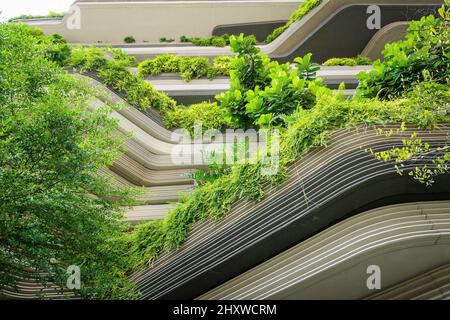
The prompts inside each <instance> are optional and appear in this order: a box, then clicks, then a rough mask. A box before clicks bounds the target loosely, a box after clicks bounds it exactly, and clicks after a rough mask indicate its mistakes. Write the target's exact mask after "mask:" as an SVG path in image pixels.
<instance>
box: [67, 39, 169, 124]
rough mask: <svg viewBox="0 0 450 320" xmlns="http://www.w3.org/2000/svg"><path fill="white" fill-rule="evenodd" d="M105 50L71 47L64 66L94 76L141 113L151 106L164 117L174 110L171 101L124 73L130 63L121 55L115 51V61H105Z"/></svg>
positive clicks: (139, 79)
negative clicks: (116, 57)
mask: <svg viewBox="0 0 450 320" xmlns="http://www.w3.org/2000/svg"><path fill="white" fill-rule="evenodd" d="M107 50H109V49H101V48H95V47H89V48H83V47H81V46H78V47H75V48H74V50H73V52H72V56H71V58H70V59H69V63H68V64H69V65H70V66H72V67H75V68H80V70H81V71H82V72H83V71H90V72H95V73H97V74H98V76H99V77H100V78H101V79H102V81H103V82H104V83H105V84H106V85H107V86H109V87H111V88H113V89H114V90H116V91H118V92H119V93H121V94H123V95H124V98H125V100H126V101H127V102H128V103H130V104H131V105H134V106H136V107H138V108H139V109H141V110H145V109H147V108H148V107H149V106H151V107H154V108H156V109H158V110H160V111H161V113H162V115H163V117H164V116H165V114H166V113H167V112H168V111H169V110H172V109H173V108H174V107H175V105H176V104H175V101H173V100H172V99H171V98H169V97H168V96H167V95H165V94H164V93H162V92H159V91H157V90H155V89H154V88H153V86H152V85H151V84H150V83H148V82H147V81H145V80H143V79H142V78H141V77H140V76H139V75H135V74H134V73H132V72H131V71H130V70H129V69H128V65H127V64H128V63H129V62H130V61H131V60H129V59H126V58H125V57H123V56H122V54H123V53H122V54H118V51H116V55H117V54H118V56H119V59H118V60H116V59H113V60H108V59H107V58H106V56H105V51H107ZM113 52H114V51H113ZM124 61H125V62H124Z"/></svg>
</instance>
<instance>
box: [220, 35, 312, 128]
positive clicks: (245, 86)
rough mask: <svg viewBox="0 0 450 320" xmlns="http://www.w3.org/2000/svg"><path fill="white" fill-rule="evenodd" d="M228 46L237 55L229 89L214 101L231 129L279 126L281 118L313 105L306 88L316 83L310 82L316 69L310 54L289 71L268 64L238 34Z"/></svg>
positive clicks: (267, 59) (308, 88)
mask: <svg viewBox="0 0 450 320" xmlns="http://www.w3.org/2000/svg"><path fill="white" fill-rule="evenodd" d="M230 43H231V50H232V51H233V52H236V53H237V56H236V57H235V59H234V61H233V65H232V69H233V70H232V71H231V74H230V77H231V79H230V80H231V86H230V89H229V90H228V91H227V92H223V93H221V94H219V95H217V96H216V99H217V100H218V101H219V102H220V106H221V107H222V108H223V109H224V110H225V111H226V112H227V114H228V117H227V118H228V122H229V123H230V124H231V125H232V126H234V127H239V128H249V127H252V126H254V125H259V126H272V125H279V124H281V123H282V122H283V115H286V114H290V113H292V112H293V111H295V110H296V109H297V108H301V107H303V108H311V107H312V106H313V105H314V102H315V101H314V96H313V94H312V93H311V90H310V89H311V87H312V86H316V85H319V84H320V81H318V80H317V81H315V80H314V78H315V72H316V71H317V66H313V65H312V64H311V55H310V54H309V55H307V56H305V57H304V58H300V59H297V60H296V62H298V64H297V68H294V69H293V68H291V66H290V64H289V63H285V64H282V65H280V64H279V63H278V62H276V61H270V59H269V58H268V57H267V56H265V55H263V54H261V53H260V50H259V49H258V48H256V47H254V46H253V45H252V42H251V41H250V40H249V39H248V38H244V36H243V35H242V34H241V35H240V36H239V37H234V36H232V37H231V38H230Z"/></svg>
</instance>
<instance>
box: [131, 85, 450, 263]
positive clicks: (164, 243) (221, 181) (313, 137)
mask: <svg viewBox="0 0 450 320" xmlns="http://www.w3.org/2000/svg"><path fill="white" fill-rule="evenodd" d="M313 92H314V94H315V98H316V101H317V103H316V105H315V107H314V108H312V109H309V110H305V109H298V110H296V111H295V112H294V113H293V114H292V115H290V116H289V117H286V118H285V122H286V125H287V129H286V131H285V132H283V134H282V137H281V150H280V166H279V171H278V174H277V175H276V176H262V175H261V174H260V170H261V164H259V163H257V164H249V163H241V164H237V165H234V166H232V167H231V168H230V169H229V173H226V174H223V175H220V176H219V177H218V178H217V179H213V180H212V181H208V182H206V183H204V184H203V185H201V186H200V187H199V188H197V189H196V190H194V191H193V192H192V193H191V194H190V195H189V196H188V197H184V198H183V199H182V200H181V201H180V202H179V204H178V205H177V207H176V208H175V209H174V210H172V211H171V212H170V214H169V215H168V216H167V217H166V218H165V219H164V221H163V222H162V223H161V224H159V226H158V230H153V229H152V230H148V229H145V227H142V229H140V230H136V232H137V233H144V234H140V235H139V236H137V235H136V237H138V238H140V239H146V237H157V238H158V241H157V242H156V244H155V245H153V243H152V248H151V251H152V253H154V254H152V255H149V254H146V253H147V252H146V253H143V254H141V251H144V248H143V245H142V242H138V243H134V242H131V244H130V245H131V247H132V248H133V252H134V254H135V255H136V260H135V261H136V266H143V265H146V264H147V263H149V261H151V260H152V259H154V258H155V256H156V254H157V253H158V252H160V251H161V250H164V249H174V248H177V247H178V246H179V245H180V244H181V243H182V242H183V240H184V239H185V237H186V235H187V232H188V231H189V229H190V227H191V226H192V225H193V224H194V223H195V222H197V221H199V220H202V219H219V218H221V217H222V216H223V215H225V214H226V213H227V212H228V211H229V210H230V208H231V205H232V204H233V203H235V202H236V201H238V200H241V199H248V200H253V201H259V200H261V199H262V198H263V196H264V192H263V185H264V184H265V183H271V184H278V183H280V182H281V181H282V180H283V178H284V177H285V176H286V173H287V170H288V166H289V165H291V164H292V163H293V162H294V161H296V160H298V158H299V157H301V156H302V155H304V154H305V153H307V152H308V151H309V150H311V148H313V147H318V146H325V145H326V143H327V137H328V135H329V134H330V133H331V132H333V131H334V130H336V129H338V128H344V127H345V128H348V127H355V126H358V125H361V124H366V125H384V124H387V123H400V122H402V121H404V122H408V123H411V124H414V125H417V126H419V127H420V126H421V125H423V109H422V106H421V105H415V104H412V103H411V102H409V101H408V100H406V99H400V100H395V101H389V102H382V101H379V100H375V99H370V100H369V99H367V100H360V101H358V100H352V101H349V100H347V99H346V98H345V97H344V96H343V95H342V94H341V93H333V92H332V90H330V89H327V88H326V87H322V86H317V87H315V88H314V90H313ZM449 120H450V119H449V115H448V114H438V113H436V114H434V115H433V116H432V117H430V118H429V121H428V124H432V123H434V124H436V123H437V122H439V121H449ZM144 225H145V224H144ZM146 232H149V233H148V234H146Z"/></svg>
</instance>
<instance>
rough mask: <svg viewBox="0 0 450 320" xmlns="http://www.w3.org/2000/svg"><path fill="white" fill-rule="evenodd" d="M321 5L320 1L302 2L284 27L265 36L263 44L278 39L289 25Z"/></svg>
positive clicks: (308, 0) (309, 0)
mask: <svg viewBox="0 0 450 320" xmlns="http://www.w3.org/2000/svg"><path fill="white" fill-rule="evenodd" d="M321 3H322V0H306V1H304V2H302V3H301V4H300V6H299V7H298V8H297V10H295V11H294V13H293V14H292V15H291V17H290V18H289V21H288V22H286V24H285V25H283V26H281V27H278V28H276V29H275V30H273V31H272V33H271V34H269V35H268V36H267V38H266V41H265V42H266V43H270V42H272V41H273V40H275V39H276V38H278V36H279V35H280V34H282V33H283V32H284V31H285V30H286V29H287V28H289V26H290V25H291V24H293V23H294V22H297V21H299V20H300V19H301V18H303V17H304V16H306V15H307V14H308V13H309V12H310V11H311V10H312V9H314V8H315V7H317V6H318V5H319V4H321Z"/></svg>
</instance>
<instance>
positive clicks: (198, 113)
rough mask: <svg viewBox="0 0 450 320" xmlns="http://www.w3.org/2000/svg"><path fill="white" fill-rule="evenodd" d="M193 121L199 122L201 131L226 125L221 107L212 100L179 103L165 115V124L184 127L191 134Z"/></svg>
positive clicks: (192, 133) (192, 132)
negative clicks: (183, 104) (187, 103)
mask: <svg viewBox="0 0 450 320" xmlns="http://www.w3.org/2000/svg"><path fill="white" fill-rule="evenodd" d="M195 123H199V124H201V126H202V130H203V131H206V130H208V129H221V128H222V127H224V126H227V125H228V123H227V121H226V117H225V114H224V111H223V109H221V108H219V107H218V106H217V103H212V102H202V103H198V104H192V105H190V106H187V107H186V106H182V105H179V106H177V107H176V108H175V109H174V110H173V111H170V112H169V113H168V114H167V116H166V125H167V126H169V127H175V128H184V129H186V130H187V131H188V132H189V133H190V134H191V136H193V135H194V125H195Z"/></svg>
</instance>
